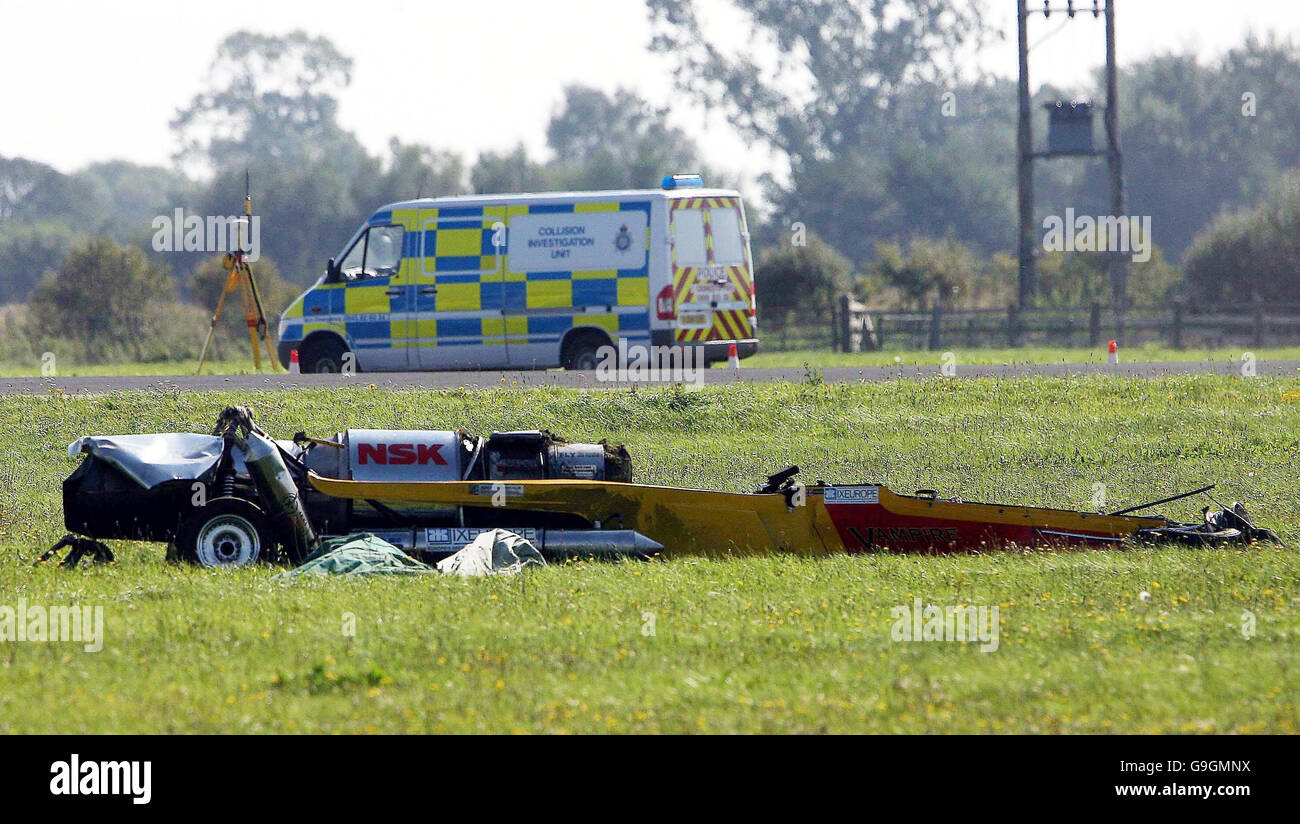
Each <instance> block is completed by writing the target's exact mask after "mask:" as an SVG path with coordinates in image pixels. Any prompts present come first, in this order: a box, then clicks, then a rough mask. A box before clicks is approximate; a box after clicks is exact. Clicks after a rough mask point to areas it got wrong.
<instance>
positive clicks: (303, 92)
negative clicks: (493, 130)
mask: <svg viewBox="0 0 1300 824" xmlns="http://www.w3.org/2000/svg"><path fill="white" fill-rule="evenodd" d="M351 71H352V61H351V59H350V58H348V57H346V56H344V55H342V54H341V53H340V52H339V51H338V49H336V48H335V47H334V45H333V44H332V43H331V42H330V41H328V40H326V39H324V38H313V37H309V36H307V35H305V34H304V33H302V32H293V33H291V34H288V35H285V36H282V37H277V36H272V35H260V34H252V33H249V32H237V33H235V34H232V35H230V36H229V37H228V38H226V40H225V41H224V42H223V43H222V44H221V46H220V47H219V49H218V52H217V57H216V59H215V61H214V63H213V67H212V74H213V76H214V78H216V80H215V83H214V88H213V89H211V90H209V91H206V92H204V93H201V94H199V95H196V96H195V98H194V99H193V100H192V101H191V103H190V105H189V106H188V107H187V108H185V109H184V110H182V111H181V112H179V113H178V115H177V117H176V119H175V120H174V121H173V123H172V127H173V130H174V132H175V134H176V136H177V140H178V142H179V144H180V146H181V149H180V152H179V153H178V159H179V160H180V161H181V162H183V163H186V164H190V163H193V164H196V165H199V166H201V167H207V168H211V169H214V170H215V174H214V176H213V179H212V182H211V184H210V185H209V186H208V188H207V190H206V191H205V192H204V193H203V195H202V196H201V197H200V198H199V199H198V204H197V211H198V212H199V213H200V214H206V215H230V214H237V213H238V212H239V211H240V209H241V207H242V204H243V199H244V174H245V170H248V171H249V172H250V174H251V176H252V189H253V192H252V194H253V206H254V211H255V213H256V214H258V215H259V216H260V218H261V231H262V237H261V241H262V249H263V250H264V252H265V253H266V254H267V255H268V256H270V257H272V258H274V259H275V260H277V261H279V262H280V263H281V265H282V266H283V267H284V272H285V275H286V277H287V278H288V279H289V280H291V281H293V282H294V283H298V284H305V283H307V282H310V281H311V280H313V279H315V278H316V277H317V276H318V275H320V274H321V273H322V272H323V271H324V265H325V261H326V259H327V258H329V257H330V256H331V255H333V254H335V253H336V252H337V251H339V247H340V246H342V244H343V243H344V242H345V241H346V240H347V239H348V238H349V237H350V236H351V235H352V233H353V232H354V231H355V230H356V228H357V226H358V225H359V224H360V223H361V222H362V221H363V220H364V219H365V218H366V217H367V216H368V215H369V214H370V213H371V212H373V211H374V210H375V209H377V208H378V207H379V206H382V205H383V204H385V203H391V202H394V201H398V200H408V199H411V198H414V197H416V196H417V195H421V194H422V195H451V194H460V193H462V192H464V191H465V185H464V177H465V169H464V166H463V163H462V161H461V159H460V158H459V157H458V156H456V155H452V154H447V153H443V152H438V151H435V150H433V149H431V148H428V147H426V146H421V145H418V144H403V143H401V142H399V141H397V140H393V141H392V142H391V143H390V144H389V153H388V156H387V157H375V156H372V155H370V154H369V153H368V152H366V150H365V149H364V147H362V146H361V144H360V142H359V141H358V140H357V138H356V136H355V135H353V134H352V133H351V132H348V131H346V130H344V129H343V128H342V127H341V126H340V125H339V124H338V120H337V113H338V103H337V99H336V96H337V94H338V92H339V91H341V90H342V89H344V88H346V86H347V85H348V83H349V82H350V81H351ZM200 262H201V258H196V257H194V256H191V257H188V258H186V259H183V264H184V266H185V268H187V269H188V268H193V267H195V266H197V265H199V263H200Z"/></svg>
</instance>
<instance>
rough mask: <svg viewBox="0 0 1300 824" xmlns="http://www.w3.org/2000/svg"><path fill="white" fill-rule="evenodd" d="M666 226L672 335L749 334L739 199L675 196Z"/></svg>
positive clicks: (698, 338)
mask: <svg viewBox="0 0 1300 824" xmlns="http://www.w3.org/2000/svg"><path fill="white" fill-rule="evenodd" d="M671 231H672V235H673V243H672V256H673V295H674V305H675V307H676V312H677V335H676V339H677V340H678V341H680V342H683V343H702V342H707V341H731V340H744V339H747V338H752V337H753V336H754V328H753V317H754V291H753V275H752V272H753V266H752V261H751V260H750V254H749V242H748V232H747V231H746V229H745V222H744V213H743V212H742V210H741V206H740V199H739V198H736V197H694V198H678V199H675V200H673V201H672V206H671Z"/></svg>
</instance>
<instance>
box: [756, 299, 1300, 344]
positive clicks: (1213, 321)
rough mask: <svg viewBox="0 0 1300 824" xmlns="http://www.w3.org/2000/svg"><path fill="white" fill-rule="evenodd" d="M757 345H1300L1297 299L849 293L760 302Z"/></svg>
mask: <svg viewBox="0 0 1300 824" xmlns="http://www.w3.org/2000/svg"><path fill="white" fill-rule="evenodd" d="M758 337H759V350H760V351H768V352H771V351H788V350H794V349H833V350H836V351H840V352H857V351H869V350H872V349H880V348H888V349H931V350H944V349H950V348H975V347H1004V346H1005V347H1019V346H1064V347H1098V346H1104V345H1105V344H1106V342H1107V341H1108V340H1110V339H1112V338H1113V339H1115V340H1117V341H1119V342H1120V344H1121V345H1122V346H1134V345H1139V344H1144V343H1151V342H1158V343H1162V344H1164V345H1166V346H1169V347H1171V348H1174V349H1184V348H1199V347H1207V348H1208V347H1220V346H1252V347H1255V348H1260V347H1264V346H1289V345H1300V305H1295V304H1271V303H1264V302H1263V301H1254V302H1250V303H1244V304H1235V305H1226V304H1224V305H1214V306H1191V305H1188V304H1186V303H1184V302H1181V301H1175V302H1173V303H1171V304H1170V306H1169V307H1168V308H1167V309H1165V310H1162V311H1154V310H1151V311H1133V312H1127V313H1122V314H1121V313H1116V312H1112V311H1111V310H1109V309H1103V308H1102V307H1101V306H1100V305H1099V304H1093V305H1092V306H1084V307H1075V308H1068V309H1041V310H1033V311H1030V312H1021V311H1019V310H1018V309H1017V308H1016V307H1015V306H1008V307H1007V308H1006V309H960V310H946V309H944V308H943V307H942V306H940V305H938V304H936V305H934V306H933V307H931V309H930V311H928V312H888V311H886V312H873V311H871V310H870V309H869V308H868V307H866V306H864V305H863V304H861V303H858V302H857V301H855V300H853V299H852V298H851V297H849V296H845V297H843V298H841V299H840V300H838V301H837V302H836V304H835V306H833V307H830V308H829V309H828V310H827V311H826V312H825V313H820V314H811V313H805V314H799V315H789V316H786V317H767V316H765V315H764V314H763V311H762V302H761V301H760V303H759V327H758Z"/></svg>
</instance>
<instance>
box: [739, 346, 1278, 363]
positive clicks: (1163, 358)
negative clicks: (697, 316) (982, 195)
mask: <svg viewBox="0 0 1300 824" xmlns="http://www.w3.org/2000/svg"><path fill="white" fill-rule="evenodd" d="M948 351H950V352H952V353H953V356H954V357H955V358H956V359H957V364H958V365H962V364H965V365H967V366H990V365H998V364H1025V363H1034V364H1042V363H1105V362H1106V357H1107V354H1108V353H1107V351H1106V347H1105V346H1104V345H1103V346H1100V347H1098V348H1095V349H1088V348H1079V349H1071V348H1065V347H1043V346H1026V347H1022V348H1019V349H1006V348H1002V349H997V348H991V349H963V348H961V347H956V346H952V347H944V349H943V350H940V351H934V352H931V351H928V350H924V349H909V350H898V351H895V350H892V349H886V350H885V351H883V352H858V353H854V354H850V353H846V352H823V351H811V350H809V351H795V352H766V351H762V347H761V344H760V351H759V353H758V354H756V355H753V356H752V357H748V358H746V359H745V360H744V361H742V365H744V366H804V365H805V364H809V365H812V366H899V365H901V366H935V365H938V364H939V363H940V362H941V361H940V359H941V358H942V357H943V354H944V352H948ZM1246 352H1251V353H1252V354H1254V356H1255V359H1256V360H1260V361H1267V360H1297V359H1300V346H1290V347H1270V348H1264V349H1254V348H1252V347H1249V346H1241V347H1236V348H1222V349H1170V348H1169V347H1166V346H1159V345H1155V344H1147V345H1144V346H1125V347H1122V348H1121V349H1120V352H1119V354H1120V358H1121V359H1122V360H1123V361H1124V362H1125V363H1204V362H1206V361H1214V362H1216V363H1222V362H1233V363H1240V362H1241V356H1242V355H1243V354H1245V353H1246ZM723 365H724V366H725V364H723Z"/></svg>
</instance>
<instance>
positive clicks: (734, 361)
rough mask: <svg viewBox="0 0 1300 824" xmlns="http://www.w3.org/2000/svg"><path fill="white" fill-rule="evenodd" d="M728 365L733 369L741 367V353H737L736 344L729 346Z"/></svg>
mask: <svg viewBox="0 0 1300 824" xmlns="http://www.w3.org/2000/svg"><path fill="white" fill-rule="evenodd" d="M727 366H730V367H731V368H732V369H739V368H740V355H738V354H736V344H734V343H733V344H731V345H730V346H728V347H727Z"/></svg>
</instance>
